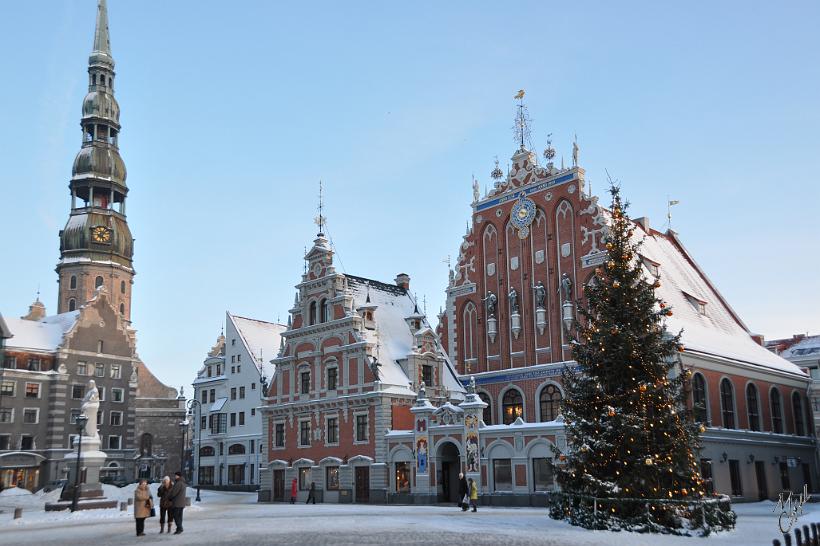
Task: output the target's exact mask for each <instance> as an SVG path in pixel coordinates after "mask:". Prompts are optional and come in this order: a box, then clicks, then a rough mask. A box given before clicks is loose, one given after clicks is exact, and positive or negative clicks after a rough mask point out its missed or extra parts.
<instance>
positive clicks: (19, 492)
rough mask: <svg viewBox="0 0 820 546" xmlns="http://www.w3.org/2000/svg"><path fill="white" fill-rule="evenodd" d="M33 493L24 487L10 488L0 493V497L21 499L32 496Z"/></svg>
mask: <svg viewBox="0 0 820 546" xmlns="http://www.w3.org/2000/svg"><path fill="white" fill-rule="evenodd" d="M31 494H32V493H31V491H29V490H28V489H23V488H22V487H9V488H8V489H3V490H2V491H0V497H21V496H31Z"/></svg>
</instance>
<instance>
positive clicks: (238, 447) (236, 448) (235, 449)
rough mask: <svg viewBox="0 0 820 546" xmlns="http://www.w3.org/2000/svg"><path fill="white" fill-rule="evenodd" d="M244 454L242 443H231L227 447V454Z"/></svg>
mask: <svg viewBox="0 0 820 546" xmlns="http://www.w3.org/2000/svg"><path fill="white" fill-rule="evenodd" d="M244 454H245V445H244V444H231V446H230V447H229V448H228V455H244Z"/></svg>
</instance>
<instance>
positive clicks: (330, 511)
mask: <svg viewBox="0 0 820 546" xmlns="http://www.w3.org/2000/svg"><path fill="white" fill-rule="evenodd" d="M130 489H131V491H132V490H133V486H132V487H131V488H130ZM131 491H129V488H124V489H123V490H120V491H116V490H115V489H112V490H107V493H108V494H109V495H111V496H114V495H117V496H118V497H119V498H123V499H125V498H127V497H128V496H129V495H130V494H131ZM255 501H256V495H255V494H248V493H218V492H211V491H203V492H202V502H201V503H194V506H192V507H191V508H188V509H186V510H185V532H184V533H183V534H182V535H178V536H168V535H164V534H163V535H159V534H158V531H159V523H158V518H150V519H148V520H147V521H146V533H147V536H145V537H136V536H134V520H133V519H132V514H131V511H130V507H129V511H127V512H120V511H119V510H89V511H83V512H77V513H75V514H71V513H67V512H61V513H54V512H50V513H46V512H43V511H42V505H43V498H42V497H41V496H39V495H29V496H22V495H21V496H15V497H13V498H12V497H10V496H3V497H0V510H5V512H4V513H2V514H0V544H58V543H59V544H66V543H79V544H84V543H85V544H92V545H94V546H103V545H108V544H145V543H152V544H154V543H160V542H165V543H174V544H196V545H198V546H201V545H202V544H217V545H222V544H225V545H228V544H236V545H239V544H241V545H243V546H250V545H254V544H294V545H295V544H305V545H309V544H317V545H318V544H334V545H341V544H350V545H356V546H364V545H369V544H391V545H394V544H446V545H451V544H456V545H460V544H470V545H473V544H475V545H494V546H498V545H499V544H503V545H504V546H507V545H518V544H540V545H551V544H556V545H557V544H579V545H585V546H591V545H606V546H621V545H623V546H627V545H629V546H632V545H644V544H645V545H650V544H651V545H660V546H666V545H678V544H686V545H689V546H691V545H693V544H701V543H704V542H709V543H716V544H721V545H726V546H729V545H732V546H734V545H743V546H747V545H754V544H760V545H767V546H768V545H770V544H771V540H772V539H773V538H776V537H777V536H778V531H777V516H776V515H775V514H773V513H772V506H773V503H770V502H763V503H755V504H740V505H736V506H735V510H736V511H737V513H738V527H737V529H736V530H735V531H734V532H732V533H724V534H720V535H714V536H711V537H709V538H707V539H701V538H684V537H668V536H656V535H639V534H634V533H612V532H602V531H587V530H584V529H579V528H576V527H572V526H570V525H568V524H566V523H563V522H558V521H553V520H551V519H549V518H548V517H547V514H546V510H545V509H540V510H539V509H533V508H481V509H479V511H478V512H477V513H475V514H473V513H463V512H461V511H460V510H458V509H457V508H455V507H451V506H380V505H372V506H371V505H338V504H317V505H304V504H297V505H290V504H257V503H256V502H255ZM15 504H16V505H18V506H20V505H25V506H26V508H25V509H24V510H25V511H24V515H23V518H22V519H20V520H16V521H15V520H12V517H11V513H10V512H9V511H8V508H9V507H10V506H11V505H15ZM812 521H820V506H816V505H806V508H805V514H804V516H803V517H801V518H800V524H803V523H810V522H812Z"/></svg>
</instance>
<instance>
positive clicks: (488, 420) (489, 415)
mask: <svg viewBox="0 0 820 546" xmlns="http://www.w3.org/2000/svg"><path fill="white" fill-rule="evenodd" d="M478 397H479V398H481V401H482V402H484V403H485V404H487V407H486V408H484V414H483V415H482V419H484V424H485V425H492V424H493V403H492V402H491V401H490V397H489V396H488V395H487V393H486V392H480V393H478Z"/></svg>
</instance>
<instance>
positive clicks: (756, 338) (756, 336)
mask: <svg viewBox="0 0 820 546" xmlns="http://www.w3.org/2000/svg"><path fill="white" fill-rule="evenodd" d="M752 339H753V340H754V342H755V343H757V344H758V345H760V346H761V347H765V346H766V340H765V339H764V337H763V335H762V334H752Z"/></svg>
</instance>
